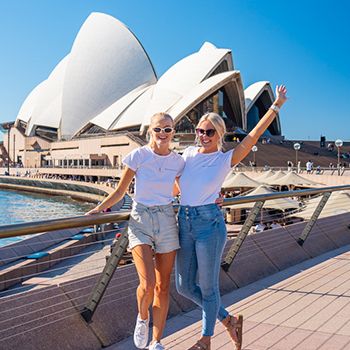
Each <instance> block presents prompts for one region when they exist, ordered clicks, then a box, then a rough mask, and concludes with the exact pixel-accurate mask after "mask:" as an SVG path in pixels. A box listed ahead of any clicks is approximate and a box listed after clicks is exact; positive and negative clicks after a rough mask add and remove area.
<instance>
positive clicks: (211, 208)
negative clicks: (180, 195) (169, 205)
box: [179, 203, 220, 215]
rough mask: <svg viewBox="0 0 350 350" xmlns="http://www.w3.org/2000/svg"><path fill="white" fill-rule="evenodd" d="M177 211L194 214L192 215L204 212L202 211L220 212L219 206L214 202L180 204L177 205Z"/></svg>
mask: <svg viewBox="0 0 350 350" xmlns="http://www.w3.org/2000/svg"><path fill="white" fill-rule="evenodd" d="M179 212H180V213H183V212H186V213H188V214H194V215H198V214H200V213H204V212H207V213H208V212H220V207H219V206H218V205H217V204H215V203H211V204H205V205H197V206H194V207H192V206H190V205H180V207H179Z"/></svg>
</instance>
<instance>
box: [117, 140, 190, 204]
mask: <svg viewBox="0 0 350 350" xmlns="http://www.w3.org/2000/svg"><path fill="white" fill-rule="evenodd" d="M123 163H124V164H125V165H126V166H128V167H129V168H130V169H131V170H133V171H135V172H136V174H135V201H136V202H137V203H141V204H144V205H147V206H153V205H165V204H169V203H171V202H172V200H173V187H174V182H175V178H176V177H177V176H180V175H181V173H182V170H183V168H184V165H185V162H184V160H183V159H182V157H181V156H180V155H179V154H177V153H175V152H171V153H170V154H168V155H167V156H160V155H158V154H156V153H154V152H153V150H152V149H151V148H150V147H149V146H148V145H146V146H143V147H141V148H138V149H135V150H133V151H132V152H130V153H129V154H128V155H127V156H126V157H125V158H124V159H123Z"/></svg>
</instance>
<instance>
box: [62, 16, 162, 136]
mask: <svg viewBox="0 0 350 350" xmlns="http://www.w3.org/2000/svg"><path fill="white" fill-rule="evenodd" d="M155 82H156V75H155V72H154V69H153V66H152V64H151V62H150V60H149V58H148V56H147V54H146V52H145V51H144V49H143V47H142V46H141V44H140V43H139V41H138V40H137V39H136V37H135V36H134V35H133V34H132V33H131V32H130V30H129V29H128V28H127V27H126V26H125V25H124V24H123V23H121V22H120V21H118V20H117V19H115V18H113V17H111V16H109V15H105V14H102V13H93V14H91V15H90V16H89V17H88V19H87V20H86V21H85V23H84V24H83V26H82V27H81V29H80V31H79V33H78V35H77V37H76V39H75V41H74V44H73V47H72V51H71V54H70V59H69V62H68V65H67V68H66V77H65V81H64V85H63V92H62V120H61V134H62V135H63V136H66V135H67V136H68V135H73V134H74V133H75V132H77V131H78V130H79V129H80V128H81V127H82V126H83V125H84V124H86V123H87V122H88V121H90V120H91V119H92V118H94V117H95V116H97V115H98V114H100V113H101V112H102V111H104V110H105V109H106V108H108V107H109V106H110V105H112V104H113V103H114V102H115V101H117V100H118V99H120V98H121V97H123V96H125V95H126V94H127V93H129V92H130V91H132V90H134V89H136V88H137V87H139V86H141V85H145V84H154V83H155Z"/></svg>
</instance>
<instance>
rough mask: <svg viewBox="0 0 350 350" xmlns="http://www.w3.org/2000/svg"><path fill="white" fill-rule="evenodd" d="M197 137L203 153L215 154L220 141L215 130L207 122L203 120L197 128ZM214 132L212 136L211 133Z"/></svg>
mask: <svg viewBox="0 0 350 350" xmlns="http://www.w3.org/2000/svg"><path fill="white" fill-rule="evenodd" d="M196 130H197V137H198V140H199V142H200V144H201V146H202V148H203V151H204V152H205V153H211V152H216V151H217V150H218V144H219V140H220V135H219V133H218V132H217V131H216V130H215V127H214V125H213V124H212V123H211V122H210V121H209V120H203V121H202V122H201V123H200V124H198V127H197V129H196ZM209 130H215V132H214V135H212V136H208V134H209V135H210V134H212V131H209Z"/></svg>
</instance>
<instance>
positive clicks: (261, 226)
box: [254, 222, 267, 233]
mask: <svg viewBox="0 0 350 350" xmlns="http://www.w3.org/2000/svg"><path fill="white" fill-rule="evenodd" d="M266 228H267V226H266V225H265V224H264V223H263V222H259V223H258V224H257V225H256V226H255V229H254V231H255V232H256V233H259V232H263V231H265V230H266Z"/></svg>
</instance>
